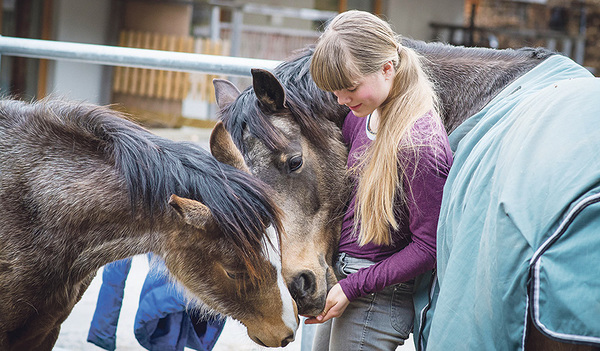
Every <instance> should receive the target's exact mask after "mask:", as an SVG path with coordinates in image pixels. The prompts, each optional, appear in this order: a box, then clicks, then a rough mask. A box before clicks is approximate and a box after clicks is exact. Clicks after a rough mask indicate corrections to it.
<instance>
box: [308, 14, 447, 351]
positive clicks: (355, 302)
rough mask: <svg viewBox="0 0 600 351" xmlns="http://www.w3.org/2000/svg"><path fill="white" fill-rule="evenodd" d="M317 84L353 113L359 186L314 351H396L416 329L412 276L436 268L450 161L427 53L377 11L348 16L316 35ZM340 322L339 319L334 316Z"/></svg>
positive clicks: (353, 162) (349, 127)
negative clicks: (425, 63)
mask: <svg viewBox="0 0 600 351" xmlns="http://www.w3.org/2000/svg"><path fill="white" fill-rule="evenodd" d="M310 72H311V75H312V78H313V79H314V81H315V83H316V84H317V86H319V88H321V89H323V90H326V91H331V92H333V93H334V94H335V95H336V97H337V98H338V102H339V103H340V104H345V105H347V106H348V107H349V108H350V110H351V112H350V113H349V114H348V116H347V117H346V120H345V122H344V125H343V128H342V132H343V136H344V140H345V142H346V144H347V145H348V147H349V150H350V153H349V156H348V163H347V166H348V169H349V171H350V175H351V177H352V178H353V180H354V184H355V189H354V192H353V198H352V200H351V202H350V203H349V205H348V208H347V210H346V213H345V216H344V221H343V225H342V233H341V239H340V244H339V258H338V261H337V263H336V270H337V272H336V274H337V275H338V279H339V282H338V284H336V285H335V286H334V287H333V288H332V289H331V290H330V291H329V294H328V296H327V302H326V305H325V309H324V310H323V312H322V313H321V314H320V315H319V316H316V317H313V318H310V319H308V320H307V321H306V323H308V324H312V323H323V322H326V321H327V323H325V324H323V325H320V326H319V328H318V329H317V332H316V335H315V342H314V344H313V350H322V349H324V350H327V349H329V350H345V351H346V350H395V349H396V347H397V346H398V345H402V344H403V343H404V340H406V339H407V338H408V336H409V334H410V332H411V330H412V326H413V317H414V308H413V302H412V293H413V285H414V278H415V277H416V276H417V275H419V274H421V273H424V272H426V271H428V270H431V269H433V268H434V266H435V257H436V256H435V255H436V250H435V247H436V246H435V245H436V230H437V221H438V216H439V210H440V205H441V200H442V190H443V186H444V182H445V181H446V177H447V175H448V171H449V169H450V166H451V164H452V153H451V151H450V146H449V144H448V138H447V135H446V133H445V131H444V128H443V126H442V123H441V121H440V118H439V116H438V114H437V112H436V96H435V92H434V89H433V86H432V83H431V82H430V81H429V80H428V77H427V75H426V73H425V72H424V70H423V68H422V66H421V57H419V56H418V55H417V54H416V53H415V52H414V51H413V50H411V49H409V48H406V47H403V46H402V45H401V43H400V40H399V37H397V35H396V34H395V33H394V32H393V31H392V29H391V28H390V25H389V24H388V23H387V22H385V21H383V20H381V19H380V18H378V17H376V16H375V15H373V14H370V13H368V12H362V11H347V12H344V13H341V14H339V15H338V16H336V17H335V18H334V19H333V20H332V21H331V23H330V24H329V25H328V26H327V28H326V30H325V32H324V33H323V34H322V35H321V37H320V38H319V41H318V43H317V46H316V48H315V52H314V54H313V57H312V62H311V66H310ZM333 317H336V318H334V319H333V320H332V319H331V318H333Z"/></svg>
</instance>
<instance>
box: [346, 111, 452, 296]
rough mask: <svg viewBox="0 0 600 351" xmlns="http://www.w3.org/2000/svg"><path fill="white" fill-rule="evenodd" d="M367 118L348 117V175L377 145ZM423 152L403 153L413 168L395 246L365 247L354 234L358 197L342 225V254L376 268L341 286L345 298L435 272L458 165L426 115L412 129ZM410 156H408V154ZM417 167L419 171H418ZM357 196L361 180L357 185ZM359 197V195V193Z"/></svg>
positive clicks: (440, 131) (355, 275)
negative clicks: (446, 199) (446, 201)
mask: <svg viewBox="0 0 600 351" xmlns="http://www.w3.org/2000/svg"><path fill="white" fill-rule="evenodd" d="M366 123H367V118H359V117H356V116H354V114H353V113H352V112H350V113H349V114H348V116H347V117H346V120H345V122H344V126H343V128H342V133H343V137H344V141H345V142H346V145H348V147H349V148H350V153H349V155H348V163H347V167H348V169H352V168H353V167H354V166H355V165H357V163H358V158H359V157H360V155H361V154H362V153H364V150H365V147H366V146H367V145H369V144H370V143H371V142H372V141H371V139H369V136H368V135H367V131H366ZM411 133H412V136H413V142H415V143H416V144H417V145H418V146H417V152H416V153H414V152H412V151H409V152H407V151H400V153H399V157H402V159H403V160H404V161H405V162H406V161H408V163H407V166H408V167H407V168H406V174H408V175H409V177H408V178H407V179H404V180H403V185H404V189H411V190H410V191H407V194H408V199H407V204H406V205H403V204H402V202H400V201H396V203H397V207H396V209H395V211H394V212H395V213H396V221H397V222H398V223H400V226H399V228H398V230H392V241H393V243H392V244H391V245H374V244H372V243H369V244H366V245H364V246H362V247H361V246H359V245H358V242H357V236H358V235H357V234H355V233H354V207H355V200H356V197H355V196H353V197H352V200H351V202H350V204H349V205H348V208H347V210H346V213H345V215H344V220H343V223H342V233H341V238H340V244H339V251H340V252H345V253H346V254H348V255H350V256H352V257H356V258H364V259H368V260H371V261H373V262H376V263H375V264H373V265H371V266H370V267H367V268H363V269H361V270H359V271H358V272H356V273H353V274H350V275H349V276H348V277H346V278H344V279H342V280H340V282H339V283H340V285H341V287H342V290H343V291H344V294H346V297H348V299H349V300H350V301H352V300H354V299H356V298H357V297H360V296H365V295H367V294H370V293H373V292H377V291H380V290H382V289H383V288H385V287H386V286H389V285H393V284H398V283H402V282H406V281H409V280H411V279H413V278H415V277H416V276H417V275H419V274H421V273H424V272H426V271H428V270H430V269H432V268H433V267H434V266H435V261H436V259H435V254H436V232H437V222H438V217H439V213H440V206H441V202H442V191H443V188H444V183H445V182H446V178H447V177H448V172H449V171H450V166H451V165H452V151H451V150H450V145H449V144H448V136H447V135H446V132H445V131H444V129H443V127H442V125H441V123H440V122H439V121H438V117H437V116H435V115H434V114H433V112H430V113H427V114H425V115H424V116H423V117H421V118H420V119H418V120H417V121H416V122H415V125H414V126H413V127H412V129H411ZM402 153H404V154H402ZM415 167H416V169H415ZM353 183H354V190H356V187H357V184H358V180H357V178H356V177H355V178H354V179H353ZM354 193H355V192H354Z"/></svg>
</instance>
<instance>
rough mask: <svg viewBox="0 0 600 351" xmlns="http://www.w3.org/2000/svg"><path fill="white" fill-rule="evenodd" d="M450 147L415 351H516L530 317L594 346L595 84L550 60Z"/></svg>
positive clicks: (598, 204)
mask: <svg viewBox="0 0 600 351" xmlns="http://www.w3.org/2000/svg"><path fill="white" fill-rule="evenodd" d="M450 140H451V144H452V145H453V148H454V150H455V155H454V157H455V158H454V164H453V166H452V169H451V171H450V174H449V176H448V180H447V183H446V186H445V188H444V197H443V200H442V208H441V214H440V219H439V229H438V240H437V250H438V251H437V252H438V263H437V281H436V282H435V290H434V291H432V294H431V295H430V297H431V299H432V301H431V305H430V306H429V307H428V309H427V308H426V309H424V310H423V311H422V314H421V318H422V319H421V320H420V323H421V324H420V325H418V328H417V329H416V330H417V331H420V332H421V333H422V334H421V335H417V336H416V339H418V343H419V346H420V348H421V349H425V348H426V349H427V350H458V349H460V350H478V351H479V350H510V351H513V350H522V349H523V345H524V338H525V332H526V325H527V316H528V314H530V315H531V317H532V319H533V322H534V323H535V325H536V327H537V328H538V329H539V330H540V331H542V332H543V333H544V334H546V335H547V336H549V337H551V338H554V339H557V340H563V341H570V342H578V343H585V344H592V345H600V79H597V78H594V77H593V76H592V75H591V74H590V73H589V72H588V71H587V70H586V69H584V68H583V67H581V66H579V65H577V64H576V63H574V62H573V61H571V60H570V59H568V58H566V57H562V56H558V55H557V56H552V57H550V58H549V59H547V60H546V61H544V62H543V63H541V64H540V65H538V66H537V67H536V68H534V69H533V70H531V71H530V72H528V73H527V74H525V75H524V76H522V77H521V78H519V79H518V80H516V81H514V82H513V83H512V84H511V85H509V86H508V87H507V88H506V89H504V90H503V91H502V92H501V93H500V94H499V95H498V96H497V97H496V98H495V99H494V100H493V101H492V102H490V103H489V104H488V105H487V106H486V107H485V108H484V109H483V110H482V111H480V112H479V113H477V114H476V115H474V116H472V117H471V118H470V119H469V120H467V121H466V122H465V124H463V125H462V126H461V127H459V129H457V130H456V131H455V132H454V133H453V134H452V135H451V136H450ZM416 334H419V333H418V332H417V333H416Z"/></svg>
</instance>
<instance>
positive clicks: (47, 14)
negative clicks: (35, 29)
mask: <svg viewBox="0 0 600 351" xmlns="http://www.w3.org/2000/svg"><path fill="white" fill-rule="evenodd" d="M51 28H52V0H44V3H43V9H42V33H41V35H40V39H43V40H49V39H50V38H51V36H52V29H51ZM47 85H48V60H43V59H42V60H40V62H39V66H38V83H37V98H38V99H42V98H44V97H45V96H46V95H47Z"/></svg>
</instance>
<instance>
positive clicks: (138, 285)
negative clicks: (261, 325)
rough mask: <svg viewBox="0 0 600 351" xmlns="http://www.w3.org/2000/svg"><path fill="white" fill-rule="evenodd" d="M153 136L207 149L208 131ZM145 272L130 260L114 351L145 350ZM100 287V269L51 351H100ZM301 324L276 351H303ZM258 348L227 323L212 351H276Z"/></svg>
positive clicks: (140, 261)
mask: <svg viewBox="0 0 600 351" xmlns="http://www.w3.org/2000/svg"><path fill="white" fill-rule="evenodd" d="M152 131H153V132H154V133H155V134H158V135H160V136H163V137H165V138H169V139H172V140H185V141H191V142H195V143H198V144H200V145H201V146H203V147H205V148H208V138H209V137H210V130H208V129H199V128H188V127H184V128H180V129H154V130H152ZM147 272H148V261H147V259H146V257H145V256H136V257H134V259H133V263H132V266H131V271H130V272H129V275H128V279H127V283H126V285H125V296H124V299H123V307H122V309H121V314H120V317H119V323H118V327H117V351H142V350H145V349H144V348H143V347H142V346H141V345H139V343H138V342H137V340H136V339H135V337H134V335H133V323H134V317H135V313H136V311H137V306H138V301H139V296H140V292H141V290H142V284H143V283H144V279H145V278H146V273H147ZM101 284H102V269H100V270H99V271H98V273H97V274H96V278H94V280H93V281H92V284H91V285H90V287H89V288H88V290H87V291H86V292H85V294H84V295H83V297H82V299H81V301H80V302H79V303H78V304H77V305H76V306H75V308H74V309H73V312H72V313H71V315H70V316H69V318H68V319H67V320H66V321H65V323H63V325H62V328H61V333H60V335H59V338H58V341H57V343H56V345H55V347H54V350H55V351H88V350H89V351H99V350H102V349H101V348H99V347H97V346H95V345H93V344H91V343H88V342H87V341H86V338H87V334H88V330H89V327H90V322H91V320H92V316H93V314H94V310H95V308H96V300H97V298H98V292H99V290H100V286H101ZM303 331H304V324H303V323H302V324H301V326H300V328H299V329H298V332H297V333H296V340H295V341H294V342H292V343H290V344H289V345H288V346H286V347H285V348H279V349H281V350H285V351H307V350H310V348H308V345H307V343H306V342H305V343H304V348H302V347H301V346H302V342H303V341H302V336H303ZM311 334H312V330H309V329H306V332H305V333H304V336H305V337H309V336H310V335H311ZM279 349H268V348H264V347H261V346H259V345H257V344H255V343H254V342H252V340H250V338H249V337H248V336H247V335H246V328H245V327H244V326H242V325H241V324H240V323H238V322H236V321H235V320H232V319H228V320H227V322H226V323H225V327H224V329H223V332H222V333H221V336H220V337H219V340H218V342H217V344H216V345H215V348H214V349H213V350H215V351H255V350H256V351H258V350H279ZM398 350H402V351H412V350H414V346H413V342H412V339H409V340H408V341H407V343H406V345H404V346H402V347H399V348H398Z"/></svg>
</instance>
